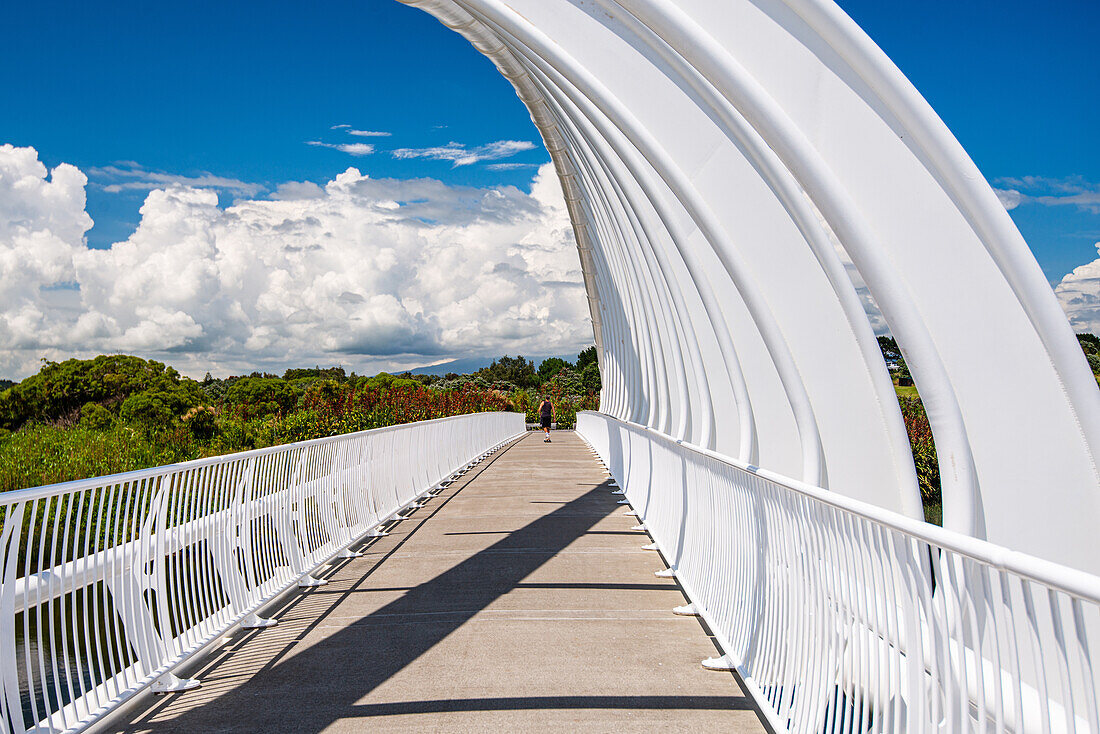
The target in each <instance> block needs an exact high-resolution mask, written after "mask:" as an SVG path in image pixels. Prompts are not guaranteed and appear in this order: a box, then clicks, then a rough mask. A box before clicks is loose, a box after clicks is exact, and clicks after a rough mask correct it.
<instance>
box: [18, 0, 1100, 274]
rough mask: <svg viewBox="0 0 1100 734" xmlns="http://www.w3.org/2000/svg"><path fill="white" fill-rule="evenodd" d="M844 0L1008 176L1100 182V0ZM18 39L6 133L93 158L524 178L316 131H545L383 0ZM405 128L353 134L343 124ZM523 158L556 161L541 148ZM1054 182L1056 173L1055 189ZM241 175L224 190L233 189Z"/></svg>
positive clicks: (1068, 247) (1096, 220) (476, 135)
mask: <svg viewBox="0 0 1100 734" xmlns="http://www.w3.org/2000/svg"><path fill="white" fill-rule="evenodd" d="M841 6H842V7H843V8H844V9H845V10H846V11H847V12H848V13H849V14H850V15H852V17H853V18H854V19H855V20H856V21H857V22H859V23H860V24H861V25H862V26H863V27H864V28H865V29H866V30H867V31H868V33H870V35H871V37H872V38H874V39H875V40H876V41H877V42H878V43H879V44H880V45H881V46H882V47H883V48H884V49H885V50H886V52H887V53H888V54H889V55H890V56H891V58H893V59H894V60H895V62H896V63H897V64H898V65H899V66H900V67H901V69H902V70H903V71H904V72H905V73H906V74H907V75H908V76H909V78H910V79H911V80H912V81H913V82H914V83H915V84H916V86H917V88H918V89H920V90H921V92H922V93H923V94H924V95H925V96H926V98H927V99H928V100H929V101H930V102H931V103H932V105H933V107H934V108H935V109H936V110H937V111H938V112H939V114H940V115H941V117H943V118H944V119H945V120H946V122H947V124H948V126H949V127H950V128H951V129H952V131H953V132H954V133H955V135H956V136H957V137H958V138H959V139H960V140H961V141H962V143H963V145H964V147H965V148H966V149H967V151H968V152H969V153H970V154H971V156H972V157H973V158H974V159H975V161H976V162H977V163H978V166H979V168H980V169H981V170H982V172H983V173H984V174H985V175H986V177H987V178H989V179H990V180H991V181H997V180H999V179H1004V178H1011V179H1018V178H1023V177H1025V176H1036V177H1046V178H1050V179H1057V180H1064V179H1068V178H1069V177H1072V176H1080V177H1082V178H1083V180H1084V182H1085V183H1087V184H1096V183H1097V182H1100V138H1098V135H1097V131H1098V130H1100V59H1098V58H1097V52H1096V47H1097V46H1096V44H1097V39H1098V37H1100V2H1096V1H1095V0H1070V1H1068V2H1051V3H1042V4H1036V3H1034V2H1025V1H1023V0H998V1H997V2H993V1H992V0H967V2H957V1H953V2H948V1H946V0H925V1H923V2H919V3H918V2H907V3H898V2H881V0H843V1H842V2H841ZM5 16H6V20H7V22H8V23H9V24H10V27H18V28H25V29H28V31H29V32H26V33H20V34H8V35H7V37H6V39H5V44H4V45H3V47H0V88H2V89H4V96H5V99H6V102H7V104H6V105H5V107H6V111H5V112H4V113H3V114H0V142H8V143H13V144H15V145H31V146H34V147H35V148H37V150H38V151H39V154H40V156H41V158H42V160H43V161H44V162H45V163H46V164H47V165H50V166H52V165H56V164H57V163H59V162H61V161H66V162H69V163H73V164H74V165H76V166H78V167H79V168H81V169H82V170H84V171H89V170H92V169H97V168H104V167H106V166H108V165H110V164H112V163H113V162H118V161H133V162H137V163H139V164H140V165H141V166H142V167H143V168H144V169H146V170H149V171H159V172H164V173H169V174H176V175H185V176H197V175H201V174H203V173H212V174H214V175H216V176H221V177H224V178H227V179H233V180H238V181H243V182H247V183H255V184H258V185H261V186H266V187H268V188H270V187H272V186H273V185H274V184H275V183H277V182H280V181H286V180H309V181H315V182H324V181H327V180H329V179H331V178H332V177H333V176H334V175H335V174H337V173H339V172H340V171H342V170H344V169H345V168H346V167H347V166H348V165H349V163H350V164H354V165H357V166H359V167H360V168H361V169H362V170H363V171H364V172H367V173H369V174H370V175H371V176H372V177H386V176H394V177H413V176H431V177H435V178H439V179H442V180H444V181H446V182H451V183H459V184H473V185H487V184H495V183H511V184H515V185H520V186H526V185H528V184H529V183H530V180H531V173H532V169H530V168H516V169H513V170H509V171H499V170H489V169H488V168H487V167H486V166H484V165H471V166H460V167H452V165H451V163H450V162H447V161H428V160H422V159H415V160H399V159H395V158H393V157H392V156H390V155H378V154H375V155H372V156H364V157H360V158H355V157H352V156H349V155H347V154H346V153H342V152H340V151H339V150H335V149H330V148H323V147H319V146H312V147H311V146H307V145H305V144H304V143H305V141H309V140H317V141H320V142H326V143H331V144H347V143H355V142H360V143H368V144H369V143H373V144H375V145H376V146H378V147H379V148H382V149H392V148H413V147H427V146H438V145H444V144H446V143H448V142H450V141H458V142H461V143H463V144H465V145H467V146H477V145H482V144H485V143H489V142H492V141H496V140H506V139H514V140H524V141H531V142H538V136H537V134H536V132H535V129H534V128H533V126H532V125H531V123H530V120H529V119H528V116H527V113H526V111H525V110H524V109H523V108H522V106H521V105H520V104H519V102H518V101H517V100H516V99H515V97H514V94H513V93H512V91H511V88H510V86H509V85H508V84H507V83H506V82H505V81H504V80H503V79H502V78H501V77H500V76H499V75H498V74H497V73H496V71H495V70H494V69H493V68H492V67H491V65H490V64H489V63H488V62H487V61H486V60H485V59H484V58H482V57H481V56H480V55H479V54H477V53H476V52H474V51H473V49H471V48H470V47H469V45H468V44H467V43H466V42H465V41H464V40H463V39H461V38H460V37H459V36H458V35H456V34H454V33H451V32H449V31H447V30H446V29H444V28H443V27H442V26H440V25H439V24H438V23H437V22H436V21H435V20H434V19H432V18H430V17H428V16H427V15H426V14H424V13H422V12H420V11H418V10H415V9H411V8H408V7H405V6H402V5H400V4H398V3H396V2H386V1H384V0H372V1H369V2H368V1H364V0H356V1H355V2H339V1H338V2H324V3H317V4H309V5H307V4H303V3H292V2H285V1H282V0H276V1H275V2H265V3H262V4H260V3H224V2H208V1H200V2H192V3H172V4H167V3H156V4H150V3H137V2H120V3H110V4H104V3H96V2H88V3H77V2H56V1H47V2H35V3H20V4H10V5H9V7H7V8H6V10H5ZM339 124H347V125H351V126H352V127H353V128H356V129H366V130H373V131H386V132H392V133H394V134H393V136H392V137H388V138H355V137H353V136H350V135H348V134H346V133H345V132H344V131H343V130H332V129H330V128H331V127H332V126H333V125H339ZM507 160H508V161H509V162H517V163H541V162H543V161H546V160H548V157H547V155H546V153H545V152H544V151H543V150H541V149H536V150H531V151H527V152H524V153H521V154H520V155H517V156H516V157H514V158H508V159H507ZM92 178H93V185H92V186H90V187H89V190H88V197H89V213H90V214H91V215H92V218H93V219H94V220H95V222H96V226H95V228H93V229H92V231H91V232H90V233H89V241H90V243H91V244H92V246H96V247H102V246H106V245H109V244H110V243H112V242H114V241H117V240H121V239H124V238H125V237H126V236H128V235H129V233H130V231H132V229H133V228H134V226H135V225H136V223H137V220H138V214H137V209H138V207H139V206H140V204H141V201H142V199H143V198H144V193H145V192H144V191H140V190H131V191H129V192H123V193H106V192H104V191H103V190H102V184H104V183H105V181H99V182H98V183H100V184H101V185H100V186H97V185H95V184H96V183H97V180H96V177H95V176H93V177H92ZM1037 193H1038V192H1037ZM232 196H233V193H232V192H228V193H224V194H223V198H225V199H226V202H228V200H229V199H231V198H232ZM1012 215H1013V217H1014V219H1015V220H1016V222H1017V224H1018V226H1019V227H1020V228H1021V230H1022V231H1023V233H1024V235H1025V237H1026V238H1027V239H1028V242H1029V243H1030V244H1031V246H1032V248H1033V250H1034V251H1035V253H1036V256H1037V258H1038V259H1039V261H1040V263H1041V264H1042V265H1043V267H1044V270H1045V271H1046V272H1047V275H1048V277H1049V278H1051V279H1052V280H1057V279H1058V278H1060V277H1061V275H1063V274H1064V273H1066V272H1067V271H1068V270H1069V269H1071V268H1072V267H1074V266H1076V265H1079V264H1082V263H1084V262H1087V261H1089V260H1091V259H1092V258H1093V257H1094V254H1095V248H1094V245H1093V243H1095V242H1096V241H1097V239H1100V216H1098V215H1097V214H1096V213H1095V212H1089V211H1085V210H1083V209H1081V208H1079V207H1074V206H1043V205H1038V204H1031V205H1023V206H1020V207H1017V208H1016V209H1015V210H1013V212H1012Z"/></svg>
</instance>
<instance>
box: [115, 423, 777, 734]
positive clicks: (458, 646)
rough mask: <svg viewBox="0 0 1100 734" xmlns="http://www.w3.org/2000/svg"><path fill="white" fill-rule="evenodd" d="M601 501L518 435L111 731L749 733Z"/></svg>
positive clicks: (575, 465)
mask: <svg viewBox="0 0 1100 734" xmlns="http://www.w3.org/2000/svg"><path fill="white" fill-rule="evenodd" d="M617 499H618V497H616V496H612V495H611V494H610V491H609V488H608V486H607V475H606V472H604V471H603V469H602V467H600V465H599V464H598V463H597V462H596V461H594V460H593V459H592V457H591V455H590V454H589V452H588V449H587V447H586V446H585V444H584V443H583V442H582V441H581V440H580V439H579V438H578V437H577V436H576V435H575V434H573V433H572V432H566V431H562V432H556V433H555V434H554V442H553V443H551V444H544V443H543V442H542V441H541V439H540V438H539V437H537V436H535V435H533V434H532V435H528V436H527V437H526V438H524V439H522V440H521V441H519V442H518V443H516V444H513V445H512V446H510V447H509V448H508V449H506V450H504V451H502V452H499V453H498V454H496V455H494V457H493V458H492V459H491V460H490V461H487V462H483V463H482V464H480V465H478V466H477V467H475V469H474V470H473V471H471V472H470V473H469V474H467V475H466V477H464V478H463V479H462V480H461V481H460V482H458V483H457V484H456V485H453V486H452V487H451V488H450V489H448V490H447V491H445V492H444V493H443V494H442V495H441V496H440V497H439V498H438V499H435V500H432V501H431V502H430V503H429V504H428V505H427V506H426V507H424V508H423V509H421V510H419V511H417V512H416V514H415V515H414V516H413V517H412V519H410V520H407V521H405V522H402V523H400V524H398V525H397V526H396V527H395V528H394V529H393V533H392V534H391V535H390V536H389V537H386V538H381V539H378V540H376V541H374V542H372V543H371V544H370V545H369V546H367V547H366V548H365V549H364V551H365V555H364V556H363V557H362V558H357V559H354V560H349V561H341V562H339V563H338V564H337V565H335V566H333V567H331V569H330V571H329V572H328V573H326V574H324V575H325V576H326V577H327V578H328V579H329V581H330V583H329V584H328V585H327V586H323V587H319V588H316V589H311V590H308V591H304V592H301V593H296V594H295V595H294V596H292V597H291V598H290V599H289V600H288V601H284V602H283V603H282V605H281V606H280V607H279V608H278V609H277V610H275V611H274V613H273V614H272V613H271V612H270V611H269V612H268V613H269V614H270V615H271V616H274V617H276V618H277V619H278V620H279V625H278V626H277V627H273V628H270V629H266V630H262V631H254V632H240V633H237V634H236V635H235V636H233V637H230V638H227V640H226V641H225V642H224V643H223V645H222V646H221V647H220V648H218V649H217V650H216V651H215V652H214V653H213V654H212V655H211V656H210V657H207V658H206V659H205V660H204V661H203V662H202V663H200V664H199V666H198V667H197V668H196V669H195V670H193V671H190V672H189V675H191V676H192V677H196V678H198V679H199V680H201V681H202V687H201V688H199V689H198V690H194V691H190V692H187V693H182V694H173V695H169V696H163V697H157V698H155V699H152V701H151V703H150V704H149V706H148V707H147V708H145V709H144V710H140V711H137V712H134V713H132V714H131V716H132V718H131V721H132V722H133V723H131V724H129V725H128V726H127V727H126V728H124V729H123V731H127V732H181V733H182V732H186V733H187V734H192V733H193V732H352V731H367V730H370V731H447V732H461V731H505V730H516V731H531V730H550V731H578V730H585V731H616V732H624V731H646V732H652V731H673V730H675V731H697V730H702V729H704V728H706V729H710V730H718V729H719V728H721V729H722V730H724V731H736V732H740V731H746V732H747V731H753V732H758V731H764V729H763V727H762V726H761V724H760V722H759V719H758V718H757V715H756V713H755V711H754V710H753V707H752V704H751V703H750V701H749V700H748V699H747V698H746V697H745V696H744V695H743V694H742V692H741V690H740V688H738V686H737V682H736V680H735V678H734V677H733V676H732V675H731V674H729V673H717V672H710V671H705V670H703V669H702V668H701V667H700V665H699V661H700V660H701V659H703V658H705V657H709V656H711V655H714V654H715V647H714V644H713V643H712V641H711V640H710V639H709V638H708V637H707V632H706V631H705V630H704V628H703V627H702V626H701V625H700V623H699V621H698V620H696V619H694V618H691V617H677V616H674V615H673V614H672V612H671V610H672V608H673V607H675V606H677V605H680V604H684V603H686V602H685V600H684V597H683V595H682V594H681V593H680V591H679V588H678V587H677V585H676V582H675V581H672V580H666V579H658V578H655V577H654V576H653V572H654V571H655V570H658V569H660V568H663V567H664V565H663V563H662V562H661V559H660V557H659V556H658V554H657V553H654V552H652V551H644V550H642V549H641V547H642V545H643V544H645V543H648V542H649V540H648V538H647V536H646V535H645V534H644V533H641V532H636V531H632V530H630V528H631V526H632V525H634V524H635V523H636V520H635V519H634V518H632V517H625V516H624V515H623V512H624V508H623V507H622V506H620V505H617V504H616V500H617Z"/></svg>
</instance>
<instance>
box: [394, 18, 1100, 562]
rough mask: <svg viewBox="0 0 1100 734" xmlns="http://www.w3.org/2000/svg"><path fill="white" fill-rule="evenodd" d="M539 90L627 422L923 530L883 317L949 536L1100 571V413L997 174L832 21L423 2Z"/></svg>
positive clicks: (538, 107)
mask: <svg viewBox="0 0 1100 734" xmlns="http://www.w3.org/2000/svg"><path fill="white" fill-rule="evenodd" d="M401 1H402V2H405V3H407V4H409V5H414V6H417V7H419V8H422V9H424V10H426V11H428V12H429V13H431V14H433V15H434V16H436V17H437V18H438V19H439V20H440V21H442V22H443V23H444V24H445V25H447V26H448V27H450V28H452V29H453V30H455V31H457V32H458V33H460V34H462V35H463V36H465V37H466V38H467V39H468V40H469V41H470V42H471V43H472V44H473V45H474V46H475V47H476V48H477V49H478V50H479V51H481V52H482V53H483V54H485V55H486V56H488V57H489V58H490V59H491V60H492V62H493V63H494V64H495V65H496V66H497V67H498V69H499V70H500V72H501V73H502V74H503V75H504V76H505V77H507V78H508V79H509V80H510V81H511V82H512V84H513V85H514V86H515V88H516V91H517V93H518V94H519V97H520V99H521V100H522V101H523V102H524V104H525V105H527V107H528V109H529V110H530V112H531V116H532V118H533V120H534V121H535V124H536V125H537V126H538V128H539V130H540V131H541V133H542V135H543V138H544V140H545V143H546V147H547V148H548V150H549V151H550V154H551V156H552V158H553V160H554V163H555V165H556V166H557V170H558V173H559V175H560V177H561V181H562V185H563V188H564V191H565V196H566V200H567V203H568V206H569V211H570V214H571V217H572V220H573V226H574V231H575V233H576V239H577V245H578V248H579V250H580V256H581V263H582V266H583V270H584V278H585V285H586V288H587V292H588V298H589V301H590V304H591V314H592V321H593V326H594V330H595V337H596V343H597V346H598V348H599V353H600V361H601V368H602V373H603V375H604V384H605V388H604V393H603V395H602V403H601V404H602V406H603V410H604V411H605V412H606V413H608V414H609V415H611V416H614V417H616V418H619V419H623V420H626V421H630V422H633V423H637V424H641V425H644V426H646V427H649V428H652V429H654V430H656V431H658V432H660V433H661V434H664V435H666V436H669V437H672V438H674V439H677V440H681V441H684V442H686V443H689V444H693V445H696V446H698V447H701V448H703V449H710V450H715V451H717V452H718V453H720V454H723V455H726V456H729V457H731V458H734V459H737V460H739V461H741V462H743V463H745V464H749V465H757V466H761V467H764V468H766V469H769V470H772V471H774V472H776V473H778V474H780V475H784V476H787V477H791V478H793V479H796V480H800V481H803V482H805V483H807V484H809V485H812V486H818V487H825V488H829V489H830V490H832V491H835V492H838V493H843V494H845V495H848V496H850V497H852V498H855V499H858V500H863V501H867V502H870V503H873V504H876V505H879V506H880V507H883V508H886V509H889V510H893V511H896V512H899V513H902V514H905V515H908V516H910V517H913V518H921V517H922V515H921V505H920V498H919V495H918V491H917V484H916V479H915V476H914V471H913V462H912V457H911V455H910V450H909V444H908V442H907V439H906V433H905V428H904V425H903V422H902V418H901V415H900V413H899V410H898V406H897V401H896V399H895V395H894V391H893V387H892V385H891V381H890V378H889V376H888V373H887V370H886V368H885V366H884V363H883V359H882V357H881V354H880V352H879V349H878V347H877V345H876V340H875V333H874V329H873V325H872V323H871V321H870V320H869V318H868V315H867V311H868V310H869V309H868V306H869V305H870V304H872V303H873V304H874V305H875V308H874V309H871V310H872V312H874V313H875V314H876V318H877V314H881V319H882V322H881V324H879V325H883V326H886V327H888V328H889V330H890V331H891V332H892V334H893V335H894V336H895V337H896V338H897V341H898V343H899V344H900V345H901V348H902V350H903V352H904V355H905V358H906V362H907V363H908V365H909V367H910V370H911V372H912V374H913V375H914V378H915V380H916V383H917V386H918V388H919V389H920V394H921V397H922V399H923V401H924V404H925V407H926V409H927V412H928V416H929V419H930V421H931V425H932V428H933V432H934V434H935V439H936V445H937V448H938V452H939V461H940V470H941V477H942V482H943V513H944V514H943V516H944V524H945V526H946V527H948V528H951V529H954V530H958V531H961V532H963V533H966V534H969V535H973V536H976V537H979V538H984V539H988V540H990V541H993V542H995V543H999V544H1002V545H1006V546H1009V547H1012V548H1014V549H1019V550H1022V551H1026V552H1028V553H1032V554H1035V555H1038V556H1041V557H1044V558H1047V559H1049V560H1053V561H1056V562H1060V563H1063V564H1068V565H1071V566H1076V567H1078V568H1083V569H1085V570H1088V571H1090V572H1092V573H1096V572H1098V571H1100V554H1097V553H1095V543H1094V541H1093V540H1092V538H1093V536H1094V533H1095V527H1096V526H1097V521H1098V520H1100V493H1098V492H1097V485H1098V474H1097V466H1096V459H1095V457H1096V452H1097V450H1098V448H1100V392H1098V391H1097V389H1096V383H1095V381H1094V380H1093V377H1092V374H1091V372H1090V370H1089V368H1088V366H1087V364H1086V361H1085V359H1084V357H1083V356H1082V354H1081V350H1080V349H1079V347H1078V345H1077V342H1076V340H1075V338H1074V335H1073V333H1072V332H1071V330H1070V328H1069V326H1068V323H1067V321H1066V319H1065V317H1064V315H1063V314H1062V312H1061V310H1060V308H1059V306H1058V304H1057V302H1056V300H1055V298H1054V296H1053V294H1052V293H1051V289H1050V286H1049V285H1048V283H1047V282H1046V280H1045V278H1044V277H1043V274H1042V272H1041V271H1040V269H1039V267H1038V265H1037V264H1036V262H1035V260H1034V259H1033V257H1032V255H1031V253H1030V251H1029V250H1028V248H1027V245H1026V243H1025V242H1024V241H1023V239H1022V237H1021V236H1020V234H1019V232H1018V231H1017V230H1016V228H1015V226H1014V225H1013V223H1012V221H1011V219H1010V218H1009V217H1008V215H1007V213H1006V212H1005V210H1004V208H1003V207H1002V206H1001V205H1000V203H999V202H998V200H997V198H996V196H995V194H994V192H993V191H992V189H991V188H990V187H989V185H988V184H987V183H986V182H985V180H984V178H983V177H982V176H981V174H980V173H979V171H978V169H977V168H976V167H975V165H974V164H973V162H972V161H971V160H970V159H969V157H968V156H967V155H966V153H965V152H964V151H963V149H962V148H961V146H960V145H959V143H958V142H957V141H956V140H955V139H954V137H953V136H952V135H951V133H950V132H949V131H948V130H947V128H946V126H945V125H944V124H943V123H942V122H941V121H940V119H939V118H938V117H937V116H936V114H935V113H934V112H933V111H932V109H931V108H930V107H929V106H928V104H927V103H926V102H925V101H924V100H923V99H922V98H921V96H920V95H919V94H918V93H917V91H916V90H915V89H914V88H913V87H912V85H911V84H910V83H909V82H908V81H907V80H906V79H905V77H904V76H903V75H902V74H901V72H900V71H899V70H898V69H897V68H896V67H895V66H894V65H893V64H892V63H891V62H890V60H889V59H888V58H887V57H886V56H885V55H884V54H883V52H882V51H881V50H880V49H879V48H878V47H877V46H875V44H874V43H873V42H872V41H871V40H870V39H869V38H868V37H867V36H866V35H865V34H864V33H863V32H862V31H861V30H860V28H859V27H858V26H856V25H855V23H853V22H852V20H851V19H850V18H848V17H847V16H846V15H845V14H844V13H843V11H841V10H840V9H839V8H838V7H837V6H836V5H835V4H834V3H833V2H831V0H676V1H675V2H671V1H670V0H553V1H551V0H401Z"/></svg>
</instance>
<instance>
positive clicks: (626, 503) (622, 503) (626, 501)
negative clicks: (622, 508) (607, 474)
mask: <svg viewBox="0 0 1100 734" xmlns="http://www.w3.org/2000/svg"><path fill="white" fill-rule="evenodd" d="M619 504H620V505H629V504H630V500H619Z"/></svg>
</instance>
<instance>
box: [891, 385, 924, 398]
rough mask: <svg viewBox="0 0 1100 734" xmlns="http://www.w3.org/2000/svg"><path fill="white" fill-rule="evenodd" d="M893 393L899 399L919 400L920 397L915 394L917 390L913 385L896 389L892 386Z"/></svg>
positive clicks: (895, 386) (896, 387)
mask: <svg viewBox="0 0 1100 734" xmlns="http://www.w3.org/2000/svg"><path fill="white" fill-rule="evenodd" d="M894 392H896V393H897V394H898V397H899V398H920V395H918V394H917V388H916V387H915V386H913V385H910V386H909V387H898V386H897V385H894Z"/></svg>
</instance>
